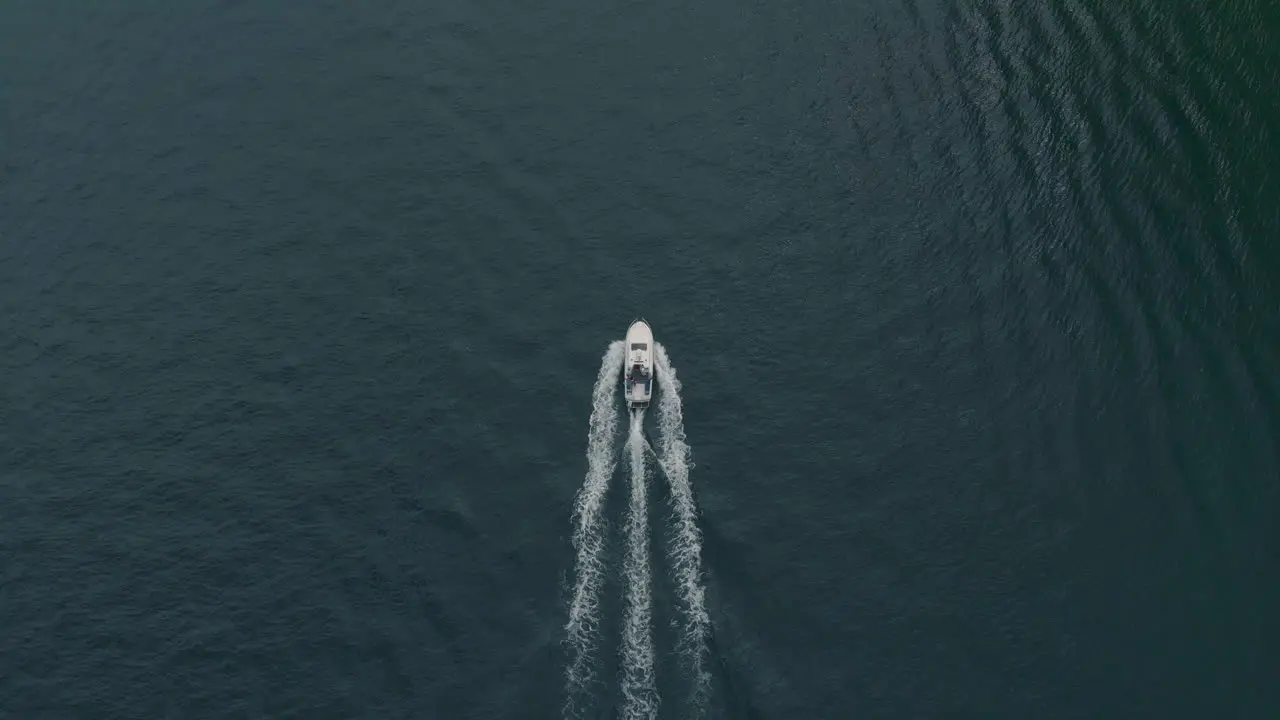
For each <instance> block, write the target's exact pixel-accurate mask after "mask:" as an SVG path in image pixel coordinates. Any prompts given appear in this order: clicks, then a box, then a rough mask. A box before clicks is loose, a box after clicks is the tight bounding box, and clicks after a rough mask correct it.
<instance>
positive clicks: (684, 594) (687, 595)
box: [654, 343, 711, 712]
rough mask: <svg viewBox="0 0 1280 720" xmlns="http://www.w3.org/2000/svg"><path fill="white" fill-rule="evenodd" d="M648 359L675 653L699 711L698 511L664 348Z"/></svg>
mask: <svg viewBox="0 0 1280 720" xmlns="http://www.w3.org/2000/svg"><path fill="white" fill-rule="evenodd" d="M654 354H655V359H656V360H657V362H656V363H655V365H656V371H657V380H658V413H657V420H658V445H659V452H658V453H656V454H660V456H661V465H662V469H663V474H664V475H666V477H667V482H668V483H669V484H670V486H671V511H672V521H673V525H674V531H675V537H674V538H673V540H672V542H671V545H670V546H669V550H668V554H669V555H670V558H671V564H672V570H673V573H674V575H675V581H676V590H677V592H678V593H679V595H680V605H681V609H682V610H683V611H684V615H685V617H684V627H683V632H682V633H681V636H680V641H679V646H678V650H679V652H680V655H681V656H682V657H683V658H684V659H685V662H686V663H687V665H688V668H689V671H690V674H691V676H692V680H693V688H692V706H693V709H694V711H695V712H702V711H703V710H704V709H705V708H706V704H707V699H708V697H709V695H710V692H711V674H710V673H709V672H707V670H706V656H707V641H708V636H709V634H710V630H711V618H710V616H708V615H707V608H706V588H705V587H704V586H703V583H702V532H701V531H700V530H699V529H698V523H697V516H698V508H697V505H696V504H695V503H694V500H693V488H692V487H691V486H690V484H689V467H690V465H691V463H690V461H689V445H688V444H687V443H686V442H685V435H684V410H683V407H682V403H681V400H680V380H679V379H678V378H677V377H676V369H675V368H674V367H672V366H671V363H670V361H669V360H668V358H667V351H666V348H664V347H662V345H661V344H659V343H654Z"/></svg>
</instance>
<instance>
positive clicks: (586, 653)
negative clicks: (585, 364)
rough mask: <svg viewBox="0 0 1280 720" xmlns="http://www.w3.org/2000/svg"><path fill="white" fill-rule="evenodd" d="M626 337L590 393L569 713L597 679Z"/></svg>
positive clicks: (569, 629) (568, 629) (577, 516)
mask: <svg viewBox="0 0 1280 720" xmlns="http://www.w3.org/2000/svg"><path fill="white" fill-rule="evenodd" d="M624 345H625V343H624V342H623V341H621V340H615V341H614V342H612V343H610V344H609V349H608V350H607V351H606V352H605V354H604V357H603V358H601V360H600V372H599V373H598V374H597V375H596V385H595V389H594V390H592V393H591V404H592V407H591V419H590V420H589V421H588V429H587V477H586V481H585V482H583V484H582V489H581V490H579V491H578V496H577V498H576V499H575V500H574V506H573V546H574V548H576V549H577V559H576V562H575V565H574V573H575V579H574V585H573V599H572V600H571V601H570V604H569V622H568V624H566V625H565V634H566V636H567V642H568V645H569V649H570V655H571V657H570V658H569V666H568V669H567V670H566V673H565V674H566V678H565V681H566V693H565V695H566V698H565V717H573V716H574V715H575V702H576V701H577V699H578V698H579V697H580V696H582V695H583V694H585V693H586V691H587V688H588V685H589V684H590V682H591V681H592V679H593V669H594V660H595V652H596V648H597V645H598V642H599V640H598V638H599V630H600V612H599V608H600V590H601V587H602V586H603V584H604V539H605V532H604V529H605V528H604V517H603V514H602V509H603V505H604V497H605V492H606V491H607V490H608V489H609V478H610V476H612V475H613V438H614V436H615V435H616V434H617V431H618V405H617V397H616V396H615V395H614V393H616V392H618V375H619V373H620V372H621V371H622V358H623V348H624Z"/></svg>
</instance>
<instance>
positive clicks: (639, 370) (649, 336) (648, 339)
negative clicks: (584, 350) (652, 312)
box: [622, 320, 654, 410]
mask: <svg viewBox="0 0 1280 720" xmlns="http://www.w3.org/2000/svg"><path fill="white" fill-rule="evenodd" d="M626 344H627V345H626V353H625V354H624V356H623V361H622V378H623V379H622V396H623V398H625V399H626V401H627V407H628V408H630V409H632V410H635V409H638V408H646V407H649V401H650V400H651V399H652V398H653V386H654V372H653V331H652V330H651V329H649V323H647V322H645V321H644V320H637V321H635V322H633V323H631V327H630V328H628V329H627V339H626Z"/></svg>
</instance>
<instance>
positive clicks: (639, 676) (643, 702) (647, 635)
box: [622, 410, 658, 720]
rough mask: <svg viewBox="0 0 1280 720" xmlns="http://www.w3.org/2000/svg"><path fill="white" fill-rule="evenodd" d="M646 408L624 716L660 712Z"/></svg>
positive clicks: (636, 464)
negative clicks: (654, 671) (645, 436)
mask: <svg viewBox="0 0 1280 720" xmlns="http://www.w3.org/2000/svg"><path fill="white" fill-rule="evenodd" d="M643 428H644V410H636V411H634V412H633V413H632V414H631V433H630V436H629V437H628V438H627V447H628V449H630V451H631V503H630V506H629V508H628V512H627V559H626V566H625V568H624V570H623V574H624V576H625V577H626V581H627V617H626V621H625V622H624V623H623V629H622V698H623V706H622V717H624V718H627V719H628V720H632V719H633V718H634V719H635V720H641V719H642V718H654V717H657V715H658V690H657V687H656V684H655V682H654V677H653V623H652V609H653V595H652V580H651V578H650V571H649V510H648V507H647V502H646V500H647V498H648V495H649V482H648V477H647V476H646V474H645V471H646V467H645V456H646V453H645V449H646V443H645V440H644V434H643Z"/></svg>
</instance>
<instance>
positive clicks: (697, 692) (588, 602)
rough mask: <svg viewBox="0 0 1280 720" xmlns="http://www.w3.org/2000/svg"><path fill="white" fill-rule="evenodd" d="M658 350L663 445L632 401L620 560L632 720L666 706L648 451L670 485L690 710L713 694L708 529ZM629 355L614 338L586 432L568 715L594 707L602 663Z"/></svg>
mask: <svg viewBox="0 0 1280 720" xmlns="http://www.w3.org/2000/svg"><path fill="white" fill-rule="evenodd" d="M653 350H654V360H655V362H654V371H655V379H656V381H657V382H656V394H657V411H656V413H655V416H656V424H657V426H658V441H657V447H656V448H654V447H651V446H650V445H649V443H648V442H647V441H646V439H645V435H644V419H645V409H644V407H643V406H640V407H635V406H634V405H633V408H634V409H633V410H632V413H631V425H630V429H629V432H628V434H627V440H626V444H625V447H626V449H627V451H628V453H629V459H630V463H629V470H630V473H629V474H630V494H629V499H628V504H627V514H626V522H625V526H624V534H625V537H626V553H625V555H624V557H623V559H622V563H623V567H622V578H623V581H624V582H625V613H624V617H623V620H622V648H621V658H620V659H621V669H620V674H621V695H622V708H621V716H622V717H623V718H627V719H628V720H632V719H635V720H640V719H651V718H655V717H657V714H658V708H659V706H660V698H659V695H658V690H657V683H656V668H655V664H656V657H657V656H656V653H655V649H654V641H653V581H652V569H651V559H650V557H649V541H650V532H649V509H648V491H649V470H650V465H649V463H648V462H647V461H648V457H649V455H648V453H650V452H652V453H653V456H654V459H655V460H656V465H657V466H658V467H659V468H660V469H661V470H662V474H663V475H664V476H665V477H666V479H667V483H668V485H669V486H670V491H671V494H670V498H671V499H670V505H671V538H670V542H669V544H668V548H667V558H668V561H669V562H670V565H671V573H672V576H673V579H674V584H675V588H676V593H677V595H678V598H677V602H676V606H677V607H678V608H679V610H680V614H681V615H682V618H681V619H680V621H679V622H678V623H677V626H678V627H679V628H680V633H679V638H678V640H677V641H676V642H677V647H676V650H677V652H678V654H679V656H680V657H681V659H682V661H683V665H684V667H685V669H686V671H687V672H688V675H689V680H690V683H691V686H690V706H689V715H690V716H699V715H702V714H704V713H705V710H706V706H707V702H708V700H709V696H710V690H711V678H710V674H709V673H708V672H707V671H706V669H705V665H706V656H707V642H708V638H709V634H710V629H711V621H710V617H709V616H708V614H707V610H706V603H705V588H704V586H703V582H702V534H701V532H700V531H699V529H698V525H697V514H698V511H697V505H696V504H695V502H694V499H693V489H692V486H691V484H690V482H689V469H690V468H691V467H692V463H691V462H690V460H689V456H690V451H689V446H688V444H687V443H686V442H685V434H684V420H683V409H682V402H681V399H680V382H679V380H678V379H677V377H676V371H675V368H673V367H672V366H671V363H670V361H669V360H668V358H667V354H666V350H665V349H664V348H663V347H662V345H660V344H658V343H653ZM624 357H625V349H624V344H623V342H622V341H616V342H613V343H611V344H610V345H609V348H608V351H607V352H606V353H605V355H604V357H603V358H601V364H600V371H599V374H598V375H597V377H596V385H595V389H594V390H593V392H592V411H591V418H590V420H589V423H588V431H587V476H586V480H585V482H584V483H583V485H582V489H581V490H579V492H578V495H577V498H576V500H575V503H574V512H573V523H574V527H573V545H574V548H575V550H576V553H577V555H576V560H575V567H574V584H573V589H572V592H571V594H570V600H569V612H568V614H569V620H568V623H567V624H566V626H565V631H566V643H567V645H568V648H569V655H570V657H569V660H568V667H567V669H566V673H565V680H566V691H565V696H566V697H565V707H564V716H565V717H566V718H570V717H579V716H581V715H583V714H586V713H589V712H590V707H591V705H592V704H593V703H592V697H591V695H592V692H591V690H592V685H593V683H594V681H595V679H596V675H597V662H598V661H599V658H598V656H597V651H598V649H599V635H600V625H601V618H600V597H601V594H602V591H603V585H604V577H605V571H606V567H605V562H606V558H605V537H606V532H605V531H606V523H605V519H604V500H605V495H606V493H607V490H608V485H609V479H610V477H611V476H612V474H613V470H614V468H615V467H616V462H615V460H614V451H613V448H614V442H615V438H616V435H617V431H618V427H617V425H618V414H619V413H618V407H617V397H616V396H615V395H614V393H615V392H616V391H617V389H618V387H619V384H618V380H619V375H620V373H621V372H622V364H623V358H624ZM630 399H631V398H628V400H629V401H630ZM646 404H647V403H646Z"/></svg>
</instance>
